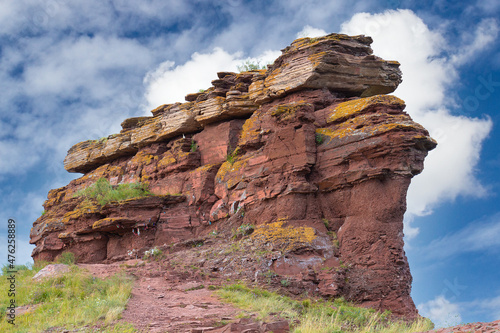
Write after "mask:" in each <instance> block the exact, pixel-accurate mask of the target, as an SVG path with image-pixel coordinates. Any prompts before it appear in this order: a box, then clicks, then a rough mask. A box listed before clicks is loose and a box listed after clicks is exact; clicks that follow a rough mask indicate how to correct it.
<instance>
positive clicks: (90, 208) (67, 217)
mask: <svg viewBox="0 0 500 333" xmlns="http://www.w3.org/2000/svg"><path fill="white" fill-rule="evenodd" d="M100 211H101V209H100V207H99V206H97V205H94V204H93V203H92V202H91V201H90V200H83V201H82V202H81V203H80V204H79V205H78V206H77V207H76V208H75V209H74V210H72V211H71V212H67V213H66V214H64V216H63V218H62V220H61V222H62V223H64V224H68V223H70V222H71V221H73V220H78V219H79V218H81V217H83V216H85V215H91V214H97V213H99V212H100Z"/></svg>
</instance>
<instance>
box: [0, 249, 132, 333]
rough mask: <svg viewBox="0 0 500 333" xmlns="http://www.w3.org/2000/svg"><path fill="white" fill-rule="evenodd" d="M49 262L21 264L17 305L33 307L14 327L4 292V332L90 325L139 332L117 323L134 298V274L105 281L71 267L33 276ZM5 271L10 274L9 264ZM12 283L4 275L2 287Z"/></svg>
mask: <svg viewBox="0 0 500 333" xmlns="http://www.w3.org/2000/svg"><path fill="white" fill-rule="evenodd" d="M68 253H69V252H68ZM45 265H47V263H44V264H37V265H35V266H33V267H26V266H18V267H17V269H18V273H17V274H16V297H15V299H16V305H17V306H25V305H30V306H32V309H31V310H30V311H28V312H27V313H25V314H21V315H17V316H16V319H15V324H16V325H15V326H12V324H9V323H8V322H7V320H6V310H7V306H8V304H9V302H10V298H9V297H8V295H7V293H1V294H0V332H42V331H44V330H46V329H48V328H49V327H59V328H64V329H75V328H83V327H88V325H97V326H99V327H100V328H99V329H98V330H96V328H92V327H88V332H96V331H98V332H120V333H123V332H135V330H134V328H133V327H132V326H131V325H129V324H117V325H115V322H116V320H117V319H119V318H120V316H121V313H122V311H123V310H124V309H125V305H126V303H127V301H128V299H129V297H130V293H131V290H132V283H133V281H132V279H131V278H130V277H127V276H125V275H123V274H118V275H115V276H113V277H110V278H107V279H106V280H102V279H98V278H94V277H92V276H91V275H90V274H89V273H87V272H85V271H84V270H81V269H79V268H78V267H77V266H71V270H70V272H68V273H66V274H64V275H60V276H58V277H53V278H47V279H44V280H42V281H38V282H35V281H33V280H32V277H33V276H34V275H35V274H36V273H37V272H38V271H39V270H40V269H42V268H43V267H44V266H45ZM2 272H3V274H4V275H5V274H6V272H7V269H6V267H4V268H3V269H2ZM9 284H10V282H9V281H8V280H7V279H6V278H5V277H4V276H2V278H1V279H0V288H1V289H2V290H8V289H9ZM82 332H86V331H85V329H83V330H82Z"/></svg>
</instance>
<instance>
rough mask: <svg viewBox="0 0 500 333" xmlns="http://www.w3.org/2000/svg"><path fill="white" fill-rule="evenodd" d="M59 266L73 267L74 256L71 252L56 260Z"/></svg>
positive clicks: (64, 253)
mask: <svg viewBox="0 0 500 333" xmlns="http://www.w3.org/2000/svg"><path fill="white" fill-rule="evenodd" d="M57 262H58V263H60V264H66V265H74V264H75V254H74V253H73V252H63V253H62V254H61V255H60V256H59V259H58V260H57Z"/></svg>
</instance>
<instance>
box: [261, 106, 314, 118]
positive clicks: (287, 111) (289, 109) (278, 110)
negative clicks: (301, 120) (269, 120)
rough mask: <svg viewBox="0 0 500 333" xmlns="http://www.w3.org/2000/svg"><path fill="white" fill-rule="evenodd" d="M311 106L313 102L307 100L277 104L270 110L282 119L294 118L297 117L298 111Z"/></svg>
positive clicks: (273, 114)
mask: <svg viewBox="0 0 500 333" xmlns="http://www.w3.org/2000/svg"><path fill="white" fill-rule="evenodd" d="M308 106H311V107H312V104H311V103H306V102H305V101H298V102H294V103H289V104H281V105H277V106H275V107H274V108H272V109H271V110H270V112H271V115H272V116H274V117H277V118H278V119H279V120H280V121H287V120H292V119H293V118H295V115H296V113H297V111H299V110H300V109H302V108H304V107H308Z"/></svg>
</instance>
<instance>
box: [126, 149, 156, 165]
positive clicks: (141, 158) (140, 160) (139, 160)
mask: <svg viewBox="0 0 500 333" xmlns="http://www.w3.org/2000/svg"><path fill="white" fill-rule="evenodd" d="M156 160H158V156H154V155H151V154H148V153H146V152H144V151H140V152H138V153H137V154H135V156H134V157H132V159H131V160H130V162H131V163H134V164H138V165H149V164H151V162H152V161H156Z"/></svg>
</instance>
